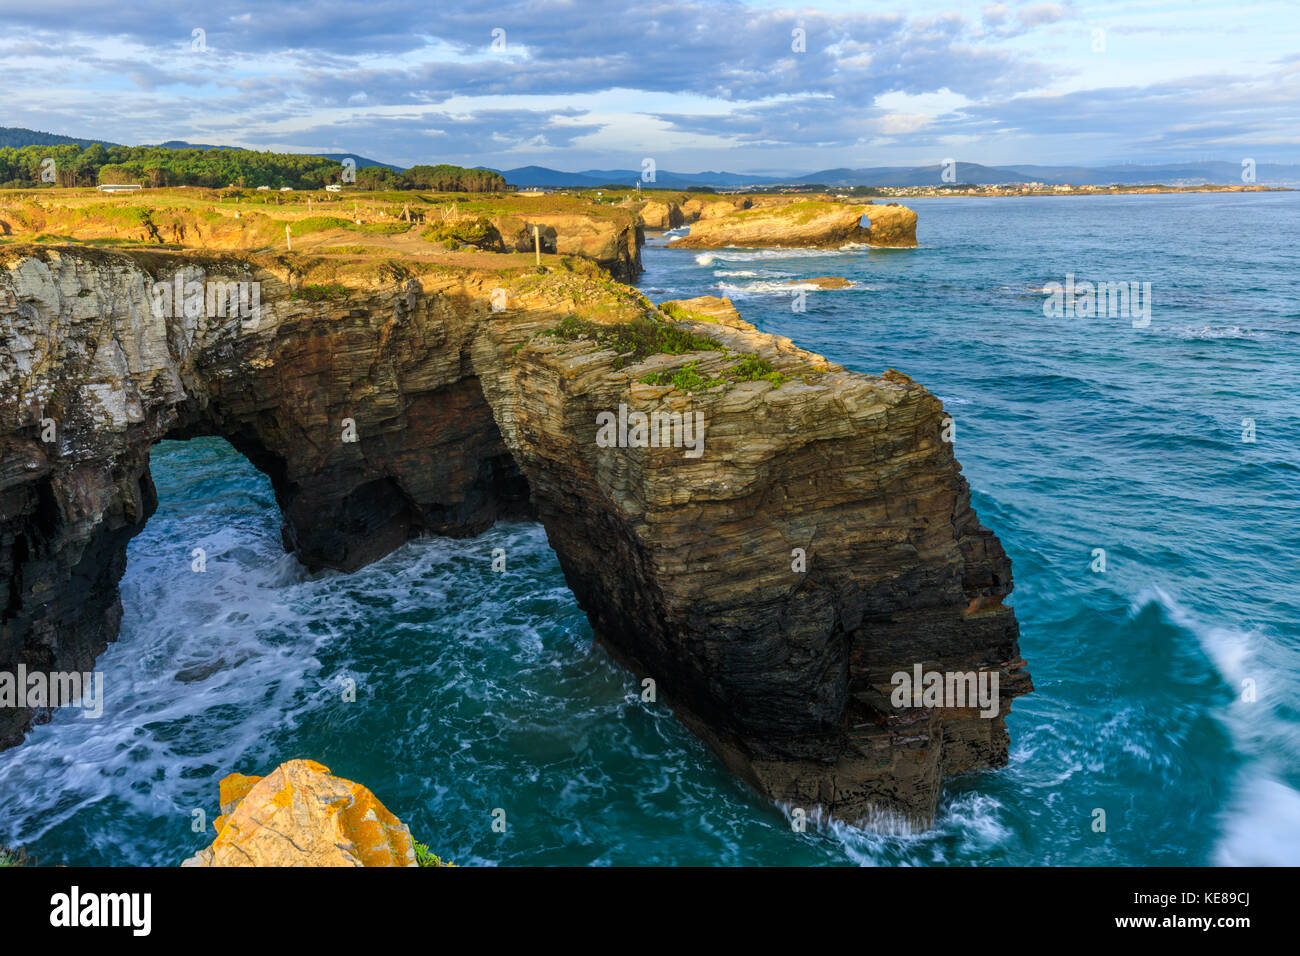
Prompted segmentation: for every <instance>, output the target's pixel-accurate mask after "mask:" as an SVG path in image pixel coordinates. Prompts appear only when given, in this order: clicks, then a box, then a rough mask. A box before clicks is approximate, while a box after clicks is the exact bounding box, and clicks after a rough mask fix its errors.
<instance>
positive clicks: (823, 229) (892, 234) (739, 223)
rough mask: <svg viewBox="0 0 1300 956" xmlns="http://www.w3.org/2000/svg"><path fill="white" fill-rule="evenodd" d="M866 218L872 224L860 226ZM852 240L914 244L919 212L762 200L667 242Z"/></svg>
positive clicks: (831, 244) (706, 245)
mask: <svg viewBox="0 0 1300 956" xmlns="http://www.w3.org/2000/svg"><path fill="white" fill-rule="evenodd" d="M864 218H866V219H867V221H868V225H866V226H864V225H862V220H863V219H864ZM850 243H863V244H868V245H873V246H915V245H916V213H915V212H913V211H912V210H910V209H907V208H906V207H903V206H897V205H892V204H891V205H889V206H875V205H868V206H854V205H846V204H844V203H837V202H818V201H806V202H791V203H785V204H780V205H778V204H773V205H758V206H756V207H755V208H752V209H744V210H738V211H736V212H732V213H730V214H729V215H724V216H720V217H716V218H712V219H707V220H704V219H701V220H700V221H699V222H697V223H695V225H693V226H691V231H690V233H689V234H688V235H686V236H683V237H681V238H680V239H674V240H673V241H672V242H671V243H669V245H672V246H680V247H683V248H687V249H720V248H723V247H726V246H796V247H810V248H817V249H838V248H840V247H842V246H845V245H848V244H850Z"/></svg>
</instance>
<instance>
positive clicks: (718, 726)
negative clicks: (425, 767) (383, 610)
mask: <svg viewBox="0 0 1300 956" xmlns="http://www.w3.org/2000/svg"><path fill="white" fill-rule="evenodd" d="M0 266H3V268H0V338H3V349H2V350H0V399H2V401H0V580H3V581H4V582H5V584H6V589H5V595H6V597H5V599H4V600H5V604H4V608H3V624H2V625H0V627H2V629H0V671H6V670H10V671H12V670H13V669H14V668H15V667H16V666H17V665H19V664H23V665H24V666H26V668H27V669H28V670H44V671H67V670H89V669H91V667H92V665H93V661H94V659H95V657H96V656H97V655H98V654H99V653H100V652H102V650H103V649H104V647H105V646H106V644H107V643H108V642H109V641H112V640H113V639H114V638H115V636H116V633H117V627H118V623H119V620H120V617H121V605H120V601H119V599H118V593H117V583H118V580H119V579H120V577H121V575H122V572H123V569H124V567H125V561H126V545H127V542H128V541H129V540H130V538H131V537H132V536H133V535H134V534H135V533H137V532H138V531H139V530H140V529H141V528H142V527H143V525H144V523H145V521H146V520H147V519H148V517H149V515H150V514H151V513H152V512H153V510H154V507H155V504H156V495H155V492H154V488H153V483H152V481H151V479H150V476H149V449H150V446H151V445H152V444H153V443H154V442H155V441H158V440H160V439H163V438H184V437H190V436H195V435H219V436H221V437H224V438H226V439H227V440H229V441H230V442H231V444H232V445H233V446H234V447H235V448H237V449H238V450H239V451H241V452H242V453H243V454H244V455H246V456H247V457H248V459H249V460H250V461H251V462H252V463H253V464H254V465H255V466H256V467H257V468H259V469H260V470H261V471H262V472H264V473H265V474H266V475H267V476H268V477H269V479H270V481H271V484H272V487H273V489H274V491H275V496H276V500H277V502H278V503H279V506H280V508H281V511H282V514H283V517H284V540H285V545H286V548H288V549H290V550H292V551H293V552H294V553H295V554H296V555H297V556H298V558H299V560H301V561H302V562H303V563H304V564H305V565H307V566H308V567H310V568H337V569H340V570H344V571H347V570H352V569H355V568H358V567H361V566H363V565H364V564H366V563H368V562H370V561H373V560H375V559H376V558H378V557H380V556H382V555H383V554H386V553H388V552H389V551H391V550H392V549H394V548H396V547H397V546H398V545H400V544H401V543H402V542H403V541H405V540H407V539H409V538H410V537H412V536H415V535H418V534H425V533H436V534H443V535H452V536H470V535H475V534H477V533H479V532H481V531H482V530H484V529H485V528H487V527H488V526H489V525H490V524H491V523H492V522H493V521H495V520H497V519H498V518H502V517H511V516H535V517H536V518H537V519H538V520H540V521H541V522H542V523H543V525H544V526H545V528H546V531H547V535H548V538H549V540H550V542H551V545H552V546H553V547H554V549H555V551H556V553H557V556H558V558H559V562H560V565H561V567H562V569H563V571H564V574H565V576H566V578H567V580H568V583H569V586H570V587H571V589H572V590H573V593H574V595H575V597H576V598H577V600H578V602H579V604H580V605H581V607H582V608H583V609H584V610H585V611H586V613H587V615H588V618H589V619H590V621H591V625H592V628H593V630H594V632H595V634H596V637H597V639H598V640H600V641H601V642H602V643H603V644H604V645H605V646H607V647H609V648H610V649H611V651H612V652H613V653H614V654H615V655H616V656H618V657H620V658H621V659H622V660H624V661H625V662H626V663H627V664H628V666H630V667H632V668H633V669H634V670H636V671H637V672H638V673H639V674H641V675H644V676H647V677H651V678H653V679H654V680H655V682H656V685H657V687H658V691H659V693H660V694H662V697H663V699H665V700H667V701H668V702H669V703H670V704H671V705H672V706H673V707H674V709H675V710H676V712H677V713H678V714H679V715H680V716H681V718H682V720H683V721H684V722H685V723H686V724H687V725H688V726H690V727H691V728H692V729H693V730H695V732H697V733H698V734H700V735H701V736H702V737H703V738H704V739H705V740H707V741H708V742H709V743H710V744H711V745H712V746H713V747H714V749H715V750H716V751H717V753H718V754H719V755H720V756H721V758H722V759H723V760H724V761H725V763H726V764H727V765H728V766H729V767H730V768H731V769H732V770H733V771H734V772H736V773H738V774H740V775H741V776H743V777H744V778H745V779H747V780H749V781H750V782H751V783H752V784H753V785H754V786H756V787H757V788H758V789H759V791H760V792H762V793H763V794H765V795H766V796H768V797H769V798H771V799H773V800H776V801H779V802H781V803H783V804H786V805H789V806H797V807H802V808H804V809H806V810H808V811H809V812H811V811H812V810H813V809H814V808H816V807H820V808H823V809H824V810H826V811H828V812H830V813H832V814H834V815H835V816H836V817H838V818H841V819H844V820H847V821H849V822H859V823H861V822H870V821H873V820H879V819H882V818H888V819H891V820H892V819H901V820H905V821H907V822H908V823H910V824H913V825H925V824H927V823H928V822H929V821H930V820H931V819H932V817H933V813H934V810H935V806H936V803H937V800H938V796H939V788H940V784H941V781H942V779H943V777H944V775H946V774H949V773H955V772H960V771H964V770H974V769H981V768H988V767H995V766H999V765H1001V764H1003V763H1005V762H1006V759H1007V747H1008V743H1007V731H1006V725H1005V720H1004V718H1005V716H1006V713H1007V712H1008V711H1009V709H1010V706H1011V701H1012V699H1013V698H1014V697H1015V696H1017V695H1018V694H1021V693H1025V692H1027V691H1028V690H1029V689H1031V688H1030V682H1029V677H1028V674H1027V673H1026V672H1025V670H1024V662H1023V661H1022V660H1021V659H1020V655H1019V650H1018V646H1017V637H1018V628H1017V625H1016V620H1015V616H1014V614H1013V612H1012V610H1011V609H1010V608H1008V607H1006V606H1004V605H1003V603H1002V600H1003V598H1004V597H1005V596H1006V595H1007V594H1008V593H1009V592H1010V590H1011V583H1012V582H1011V568H1010V562H1009V560H1008V559H1007V557H1006V555H1005V553H1004V552H1003V550H1002V548H1001V546H1000V544H999V543H998V541H997V538H996V537H995V536H994V535H993V534H992V532H990V531H989V530H987V529H986V528H984V527H983V526H981V525H980V523H979V520H978V518H977V517H976V515H975V513H974V511H973V510H972V509H971V506H970V493H969V488H968V487H967V484H966V482H965V480H964V478H963V477H962V475H961V471H960V467H959V465H958V464H957V462H956V459H955V457H954V455H953V448H952V445H951V444H950V443H948V442H946V441H944V440H943V431H944V422H945V415H944V411H943V408H942V405H941V404H940V402H939V401H938V400H937V399H936V398H935V397H934V396H933V395H931V394H930V393H929V392H928V391H927V390H926V389H925V388H923V387H922V386H921V385H919V384H917V383H915V382H913V381H912V380H911V379H909V378H908V377H907V376H905V375H902V374H899V373H897V372H893V371H890V372H886V373H884V374H882V375H863V374H858V373H852V372H848V371H846V370H845V369H843V368H842V367H840V366H838V365H835V364H833V363H830V362H828V361H827V360H826V359H824V358H822V357H821V356H818V355H815V354H813V353H809V352H806V351H803V350H801V349H799V348H797V347H796V346H794V345H793V344H792V343H791V342H790V341H789V340H787V339H783V338H780V337H776V336H771V335H766V334H763V333H760V332H758V331H756V330H755V329H754V328H753V327H752V326H750V325H749V324H748V323H745V322H744V321H743V319H741V318H740V317H739V316H738V315H737V314H736V312H735V310H734V309H733V308H732V307H731V306H730V303H728V302H726V300H688V301H684V302H677V303H671V304H668V305H666V307H665V308H663V309H659V308H657V307H655V306H653V305H652V304H651V303H649V302H648V301H646V300H645V299H644V297H643V296H641V295H640V294H639V293H637V292H636V291H635V290H632V289H629V288H627V287H625V286H622V285H620V284H618V283H616V282H612V281H610V280H609V279H608V278H607V277H606V276H605V275H604V274H603V273H601V272H600V271H598V270H596V269H595V268H594V267H593V266H590V265H584V264H583V263H570V267H571V268H572V271H567V270H552V271H550V272H546V273H544V274H538V273H536V272H535V271H534V270H532V269H496V270H493V269H466V268H450V267H443V266H439V265H437V264H433V263H410V262H399V261H398V260H385V259H378V258H375V259H358V260H356V261H352V262H349V263H346V264H345V263H342V262H340V261H338V260H330V259H324V258H312V257H306V256H293V257H290V256H282V255H269V254H268V255H260V256H259V255H233V254H227V255H221V256H216V255H205V254H200V253H194V252H174V253H173V252H161V251H135V250H132V251H121V252H107V251H102V250H92V249H86V248H82V247H54V248H51V247H35V246H8V247H5V248H4V249H3V253H2V258H0ZM178 279H179V281H180V285H179V287H178V286H177V285H176V283H177V280H178ZM238 282H246V283H256V284H257V288H258V289H259V290H260V308H259V310H258V312H257V314H256V315H255V316H242V317H241V316H238V315H234V316H232V315H225V314H219V315H213V314H212V310H210V309H203V308H198V309H194V310H192V311H191V310H188V309H186V308H184V307H181V308H179V309H175V308H173V309H171V310H168V309H163V310H159V309H158V308H157V303H158V290H159V289H160V288H172V289H176V288H179V289H181V290H186V289H189V288H190V287H193V288H195V289H199V290H203V289H205V288H210V287H211V286H212V285H213V284H215V283H222V284H223V286H224V285H225V284H228V283H238ZM179 300H180V297H177V301H179ZM160 311H161V314H160ZM641 415H644V416H646V417H645V419H641V418H639V416H641ZM602 422H603V423H602ZM645 422H649V423H651V424H653V425H656V426H657V427H656V428H652V429H650V433H651V435H652V436H655V435H657V436H658V437H660V438H663V437H664V436H669V437H668V440H665V441H657V442H653V443H652V442H651V441H645V440H644V439H645V437H646V431H645V429H644V427H643V426H644V423H645ZM663 429H667V431H664V430H663ZM638 437H639V438H640V439H641V440H640V441H639V440H638ZM178 560H185V561H188V560H189V557H188V555H180V556H178ZM916 665H921V666H922V667H923V668H924V669H925V670H926V671H931V670H937V671H941V672H954V671H977V670H978V671H981V672H995V673H997V674H998V675H999V676H1000V687H1001V693H1000V697H999V700H998V701H997V704H996V708H995V709H996V713H995V714H994V715H993V716H992V717H991V718H986V717H981V716H980V715H979V713H978V712H977V711H976V710H974V709H971V708H969V707H967V708H952V707H929V708H915V707H909V706H898V705H896V704H895V703H894V702H893V701H891V692H892V690H893V687H892V686H891V681H892V675H894V674H895V673H897V672H899V671H905V672H911V671H912V669H913V667H914V666H916ZM111 697H112V689H111V688H110V689H109V699H108V701H107V703H106V706H107V707H111V706H112V699H111ZM48 714H49V709H48V708H40V707H36V708H32V707H29V708H25V709H13V708H10V709H5V710H0V746H10V745H13V744H15V743H17V742H18V741H19V740H20V739H21V737H22V735H23V733H24V732H25V730H26V729H27V727H28V726H29V725H30V722H31V720H32V719H33V718H38V719H43V718H44V717H46V716H48Z"/></svg>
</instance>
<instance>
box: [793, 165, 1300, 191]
mask: <svg viewBox="0 0 1300 956" xmlns="http://www.w3.org/2000/svg"><path fill="white" fill-rule="evenodd" d="M954 167H955V168H954V170H953V177H952V178H951V179H949V180H945V179H943V172H944V168H943V166H939V165H935V166H910V167H904V166H876V167H871V168H867V169H844V168H840V169H822V170H819V171H817V172H813V173H808V174H807V175H806V176H799V177H795V178H792V179H788V180H785V182H787V183H825V184H826V185H827V186H938V185H941V184H942V183H944V182H955V183H969V184H971V185H974V186H985V185H1001V184H1004V183H1026V182H1034V183H1043V184H1044V185H1047V186H1063V185H1066V184H1068V185H1071V186H1109V185H1112V184H1119V185H1124V186H1146V185H1164V186H1182V185H1201V184H1209V185H1219V186H1229V185H1234V184H1240V183H1241V181H1242V180H1241V172H1242V168H1241V164H1240V163H1222V162H1198V163H1161V164H1152V165H1142V164H1137V163H1128V164H1124V165H1116V166H983V165H981V164H979V163H962V162H958V163H955V164H954ZM1255 181H1256V183H1257V184H1259V185H1263V186H1288V185H1296V184H1300V166H1288V165H1280V164H1276V163H1261V164H1260V165H1258V166H1257V167H1256V169H1255Z"/></svg>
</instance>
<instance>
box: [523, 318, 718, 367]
mask: <svg viewBox="0 0 1300 956" xmlns="http://www.w3.org/2000/svg"><path fill="white" fill-rule="evenodd" d="M542 334H543V335H550V336H553V337H554V338H558V339H561V340H562V341H565V342H573V341H577V340H579V339H590V340H593V341H595V342H596V344H597V345H599V346H601V347H602V348H606V349H610V350H611V351H613V352H617V353H618V358H617V359H615V360H614V368H616V369H621V368H623V366H625V365H635V364H636V363H637V362H640V361H642V360H644V359H647V358H649V357H650V356H651V355H686V354H688V353H690V352H706V351H707V352H721V351H724V349H723V347H722V346H721V345H719V344H718V343H717V342H715V341H713V340H712V339H709V338H705V337H704V336H702V335H696V334H695V333H694V332H688V331H686V330H685V329H679V328H676V327H675V326H673V325H670V324H668V323H666V322H657V321H655V320H654V319H633V320H632V321H631V322H618V323H613V324H610V325H601V324H600V323H597V322H589V321H587V320H586V319H580V318H578V317H577V316H574V315H571V316H568V317H567V318H565V319H564V320H563V321H561V322H560V324H559V325H558V326H557V327H555V328H553V329H547V330H546V331H545V332H543V333H542Z"/></svg>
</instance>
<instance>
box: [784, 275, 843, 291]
mask: <svg viewBox="0 0 1300 956" xmlns="http://www.w3.org/2000/svg"><path fill="white" fill-rule="evenodd" d="M795 281H796V283H797V284H798V285H815V286H816V287H817V288H819V289H847V288H849V287H850V286H851V285H853V283H852V282H850V281H849V280H848V279H846V278H844V277H843V276H813V277H812V278H811V279H796V280H795Z"/></svg>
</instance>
